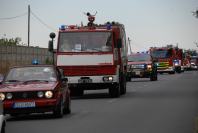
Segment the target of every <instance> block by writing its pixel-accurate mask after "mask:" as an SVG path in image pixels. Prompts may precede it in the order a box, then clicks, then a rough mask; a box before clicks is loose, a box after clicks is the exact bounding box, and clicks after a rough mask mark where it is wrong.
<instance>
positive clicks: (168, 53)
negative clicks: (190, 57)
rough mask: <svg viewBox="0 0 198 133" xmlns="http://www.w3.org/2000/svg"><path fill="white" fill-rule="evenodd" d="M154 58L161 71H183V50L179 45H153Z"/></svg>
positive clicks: (151, 49) (172, 72) (151, 51)
mask: <svg viewBox="0 0 198 133" xmlns="http://www.w3.org/2000/svg"><path fill="white" fill-rule="evenodd" d="M150 53H151V56H152V58H153V59H154V60H155V61H156V64H157V71H158V72H159V73H169V74H174V73H175V72H178V73H180V72H183V71H184V66H183V52H182V49H179V48H178V47H173V46H172V45H171V46H167V47H152V48H150Z"/></svg>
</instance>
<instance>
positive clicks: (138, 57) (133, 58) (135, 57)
mask: <svg viewBox="0 0 198 133" xmlns="http://www.w3.org/2000/svg"><path fill="white" fill-rule="evenodd" d="M150 60H151V57H150V55H149V54H133V55H130V56H128V61H129V62H140V61H150Z"/></svg>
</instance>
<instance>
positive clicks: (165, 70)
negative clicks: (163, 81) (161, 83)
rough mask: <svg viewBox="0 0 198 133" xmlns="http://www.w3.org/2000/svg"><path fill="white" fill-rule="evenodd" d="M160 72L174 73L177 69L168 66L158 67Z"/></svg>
mask: <svg viewBox="0 0 198 133" xmlns="http://www.w3.org/2000/svg"><path fill="white" fill-rule="evenodd" d="M157 72H158V73H174V72H175V69H174V67H168V68H157Z"/></svg>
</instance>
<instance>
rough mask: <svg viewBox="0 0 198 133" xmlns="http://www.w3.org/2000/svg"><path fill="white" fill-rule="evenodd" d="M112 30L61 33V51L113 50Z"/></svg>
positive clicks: (59, 48)
mask: <svg viewBox="0 0 198 133" xmlns="http://www.w3.org/2000/svg"><path fill="white" fill-rule="evenodd" d="M112 45H113V44H112V33H111V32H70V33H69V32H66V33H60V36H59V44H58V51H59V52H111V51H112Z"/></svg>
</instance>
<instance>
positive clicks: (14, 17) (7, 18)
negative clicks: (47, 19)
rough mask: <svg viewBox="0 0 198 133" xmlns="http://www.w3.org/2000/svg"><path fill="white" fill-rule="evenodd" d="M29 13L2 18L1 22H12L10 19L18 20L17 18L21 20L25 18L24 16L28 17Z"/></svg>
mask: <svg viewBox="0 0 198 133" xmlns="http://www.w3.org/2000/svg"><path fill="white" fill-rule="evenodd" d="M27 14H28V13H27V12H25V13H23V14H20V15H17V16H13V17H5V18H0V20H10V19H16V18H20V17H23V16H26V15H27Z"/></svg>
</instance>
